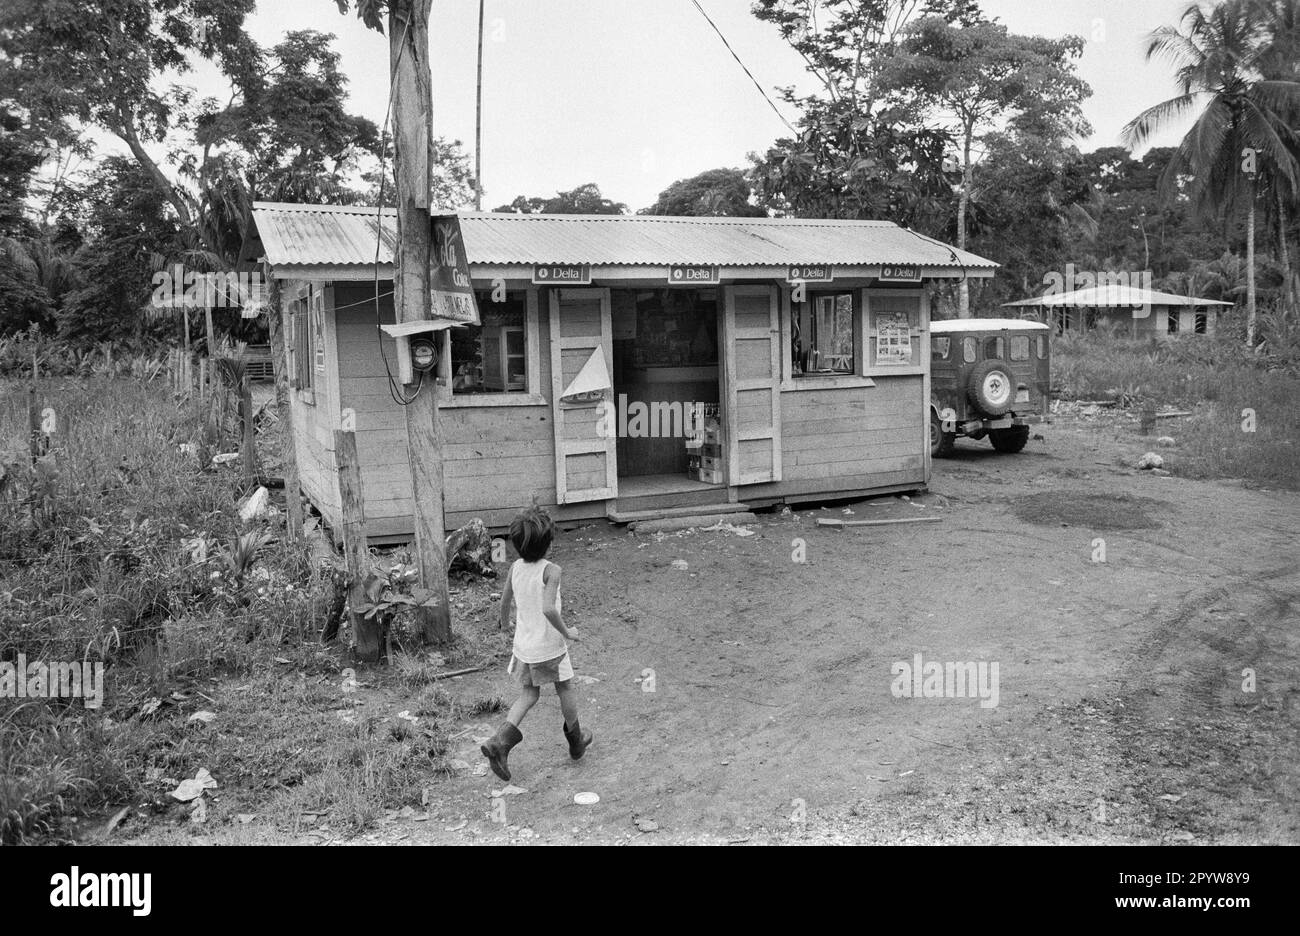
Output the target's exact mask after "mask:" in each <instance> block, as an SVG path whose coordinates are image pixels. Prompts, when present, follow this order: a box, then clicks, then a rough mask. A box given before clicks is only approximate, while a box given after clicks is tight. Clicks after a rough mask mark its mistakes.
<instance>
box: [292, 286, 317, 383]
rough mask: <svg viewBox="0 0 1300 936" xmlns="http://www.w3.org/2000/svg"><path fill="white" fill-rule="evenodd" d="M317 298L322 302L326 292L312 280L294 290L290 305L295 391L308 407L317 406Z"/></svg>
mask: <svg viewBox="0 0 1300 936" xmlns="http://www.w3.org/2000/svg"><path fill="white" fill-rule="evenodd" d="M318 297H319V301H320V302H321V303H322V304H323V303H324V295H323V294H321V293H320V292H319V287H317V286H315V285H314V284H312V283H303V284H301V285H300V286H299V287H298V289H297V290H296V291H295V293H294V297H293V299H292V300H290V304H289V321H290V323H291V328H290V331H291V336H290V338H291V341H292V347H291V348H290V351H291V355H292V360H293V367H292V369H291V373H292V382H293V391H294V393H295V394H296V395H297V397H298V399H299V400H300V401H302V402H303V403H306V404H307V405H309V406H315V405H316V356H317V350H318V349H317V348H316V347H315V344H316V342H315V341H314V336H315V333H316V322H315V318H314V314H315V311H316V310H315V304H316V302H317V301H318ZM320 350H323V349H320Z"/></svg>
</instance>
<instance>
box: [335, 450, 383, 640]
mask: <svg viewBox="0 0 1300 936" xmlns="http://www.w3.org/2000/svg"><path fill="white" fill-rule="evenodd" d="M334 458H335V461H336V462H337V463H338V472H339V499H340V500H341V501H342V507H343V559H344V561H345V562H346V563H347V569H348V620H349V621H350V622H351V624H352V638H353V639H354V640H355V641H356V644H357V659H358V660H361V661H362V662H365V663H374V662H376V661H378V659H379V621H378V620H377V619H376V618H371V619H370V620H366V619H365V617H364V616H362V614H361V613H360V612H359V611H358V610H357V609H358V608H360V607H361V604H362V602H364V601H365V597H366V587H365V582H366V573H367V572H368V571H369V567H370V550H369V546H368V544H367V543H366V502H365V497H364V495H363V494H362V491H361V463H360V462H359V461H358V460H357V434H356V433H355V432H353V431H351V430H348V429H335V430H334Z"/></svg>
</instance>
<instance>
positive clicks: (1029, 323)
mask: <svg viewBox="0 0 1300 936" xmlns="http://www.w3.org/2000/svg"><path fill="white" fill-rule="evenodd" d="M1002 328H1006V329H1011V330H1013V331H1046V330H1047V326H1046V325H1044V324H1043V323H1042V322H1035V321H1034V320H1033V319H1005V318H968V319H936V320H934V321H932V322H930V333H931V334H934V335H945V334H950V333H952V332H968V331H995V330H997V329H1002Z"/></svg>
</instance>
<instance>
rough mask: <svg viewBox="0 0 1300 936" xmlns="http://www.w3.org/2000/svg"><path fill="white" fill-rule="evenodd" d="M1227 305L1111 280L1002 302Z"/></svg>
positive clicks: (1099, 306) (1010, 304) (1085, 305)
mask: <svg viewBox="0 0 1300 936" xmlns="http://www.w3.org/2000/svg"><path fill="white" fill-rule="evenodd" d="M1215 305H1217V306H1230V305H1232V303H1231V302H1220V301H1219V300H1218V299H1196V298H1193V297H1190V296H1178V295H1175V294H1173V293H1164V292H1156V291H1155V290H1153V289H1139V288H1137V287H1136V286H1125V285H1120V284H1118V283H1111V284H1109V285H1106V286H1094V287H1092V288H1091V289H1076V290H1073V291H1071V292H1063V293H1049V294H1048V295H1046V296H1039V297H1038V298H1036V299H1021V300H1020V301H1019V302H1004V303H1003V304H1002V307H1003V308H1004V309H1005V308H1008V307H1015V306H1020V307H1024V306H1068V307H1071V308H1085V309H1107V308H1118V309H1136V308H1141V307H1143V306H1215Z"/></svg>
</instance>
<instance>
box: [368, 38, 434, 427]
mask: <svg viewBox="0 0 1300 936" xmlns="http://www.w3.org/2000/svg"><path fill="white" fill-rule="evenodd" d="M410 31H411V21H410V20H409V19H408V20H406V23H405V26H404V28H403V29H402V38H401V42H400V45H399V47H398V50H397V59H396V61H394V62H393V69H392V72H390V73H389V75H388V104H387V106H386V107H385V108H384V128H383V131H382V132H381V133H380V135H379V199H378V201H379V204H378V206H377V207H376V209H375V263H374V274H375V298H374V303H375V340H376V341H377V342H378V343H379V356H380V357H381V358H382V359H383V362H384V373H385V374H387V376H388V395H389V396H390V397H392V398H393V402H394V403H396V404H397V405H398V406H410V405H411V404H412V403H414V402H415V399H416V397H418V396H419V395H420V390H421V388H423V387H424V371H420V379H419V381H418V382H417V383H416V385H415V392H414V393H413V394H411V395H410V396H409V397H408V396H407V395H406V392H405V391H404V390H402V389H401V388H400V387H399V386H398V383H397V381H396V380H395V379H394V378H393V369H392V367H390V366H389V363H388V352H387V351H386V350H385V349H384V334H383V322H382V319H383V315H382V313H381V312H380V309H379V299H380V296H379V250H380V247H381V246H382V244H383V240H384V182H385V181H386V179H387V176H386V174H385V171H384V161H385V160H384V155H385V153H386V152H387V151H388V122H389V120H390V119H391V118H392V115H393V87H394V84H395V79H396V77H397V69H398V68H400V67H401V65H402V56H403V55H405V54H406V37H407V35H408V34H409V33H410ZM397 260H398V258H397V257H394V258H393V261H394V262H393V276H394V279H395V278H396V276H397ZM396 291H397V288H396V285H394V288H393V289H392V290H391V291H390V292H387V293H385V294H384V295H386V296H391V295H393V294H394V293H395V292H396ZM394 306H396V303H394ZM396 311H397V310H396V308H394V310H393V312H394V314H396Z"/></svg>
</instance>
